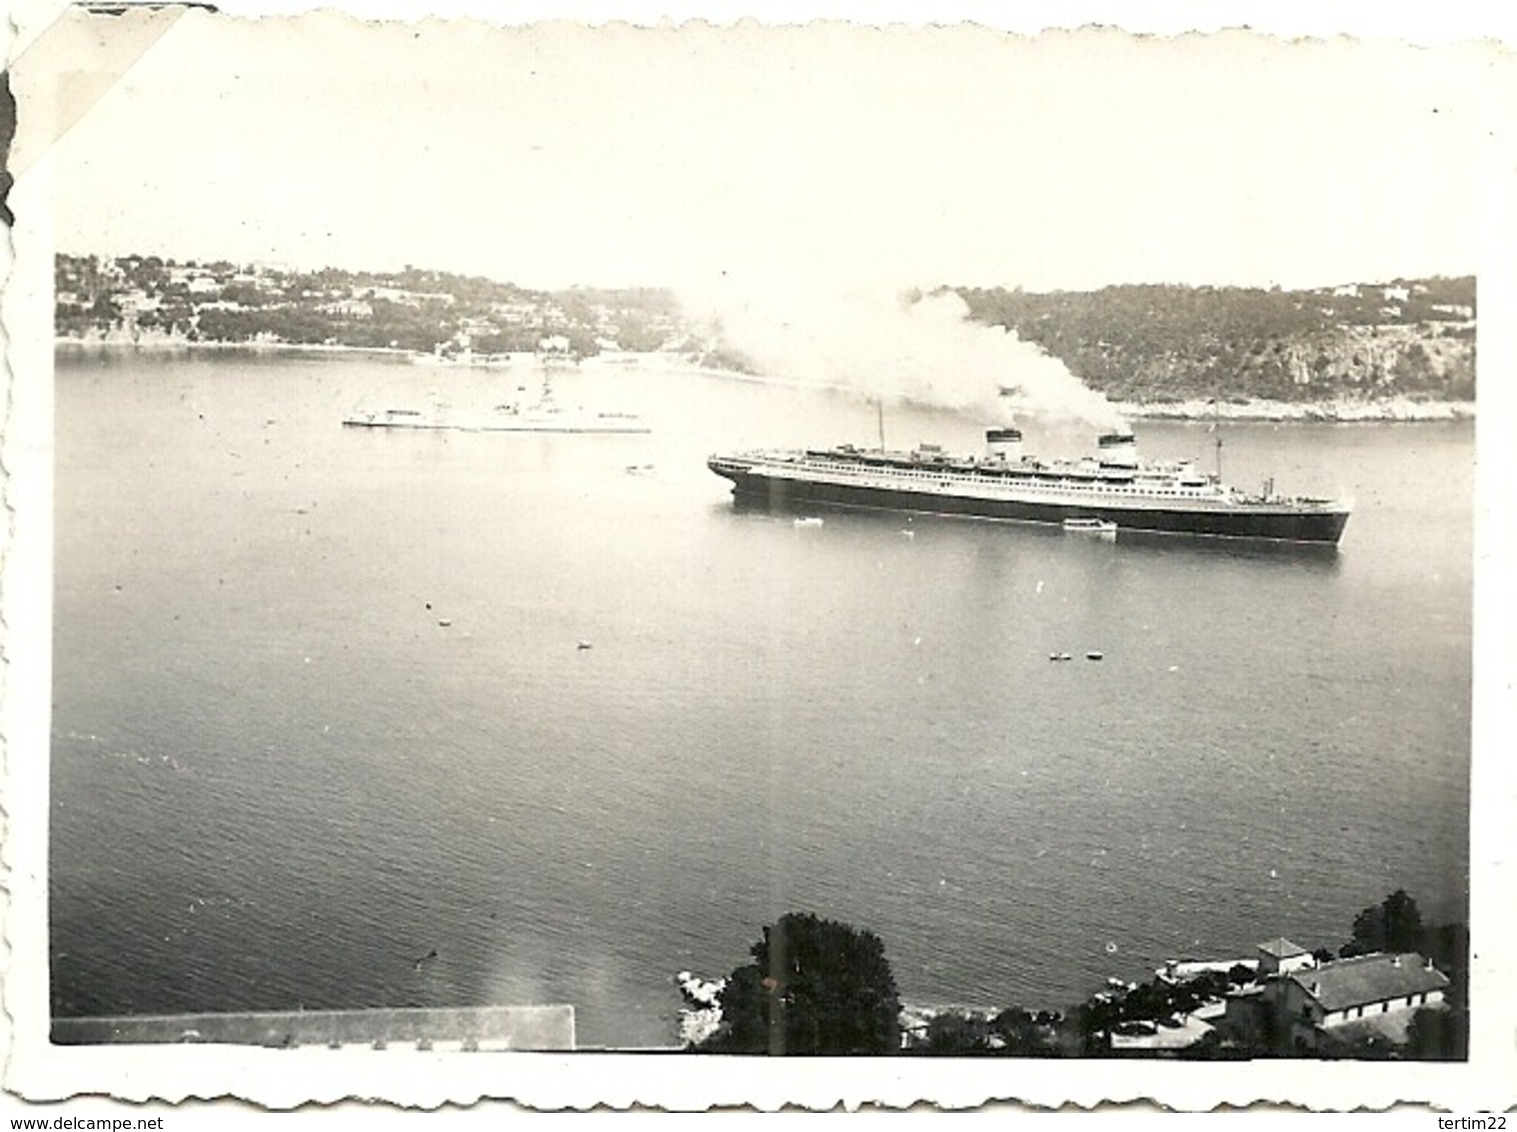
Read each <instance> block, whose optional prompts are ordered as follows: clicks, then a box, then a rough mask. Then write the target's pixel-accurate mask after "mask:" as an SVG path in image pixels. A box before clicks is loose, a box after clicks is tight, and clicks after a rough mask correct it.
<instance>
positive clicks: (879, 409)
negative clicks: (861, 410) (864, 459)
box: [874, 397, 885, 454]
mask: <svg viewBox="0 0 1517 1132" xmlns="http://www.w3.org/2000/svg"><path fill="white" fill-rule="evenodd" d="M874 410H875V415H876V416H877V418H878V423H879V426H880V452H881V453H882V454H883V453H884V451H885V398H884V397H876V398H875V400H874Z"/></svg>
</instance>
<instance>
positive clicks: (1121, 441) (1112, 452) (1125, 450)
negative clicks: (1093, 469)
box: [1096, 432, 1138, 468]
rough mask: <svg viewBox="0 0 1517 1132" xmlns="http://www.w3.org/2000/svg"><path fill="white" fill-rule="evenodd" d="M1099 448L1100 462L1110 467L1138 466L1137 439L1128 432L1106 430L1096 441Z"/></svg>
mask: <svg viewBox="0 0 1517 1132" xmlns="http://www.w3.org/2000/svg"><path fill="white" fill-rule="evenodd" d="M1096 445H1097V447H1099V448H1100V449H1101V463H1102V465H1103V466H1106V467H1112V468H1136V467H1137V466H1138V440H1137V438H1136V437H1135V436H1133V434H1132V433H1130V432H1108V433H1107V434H1106V435H1105V436H1103V437H1101V438H1100V439H1099V440H1097V441H1096Z"/></svg>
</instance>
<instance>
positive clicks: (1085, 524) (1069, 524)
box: [1064, 519, 1117, 538]
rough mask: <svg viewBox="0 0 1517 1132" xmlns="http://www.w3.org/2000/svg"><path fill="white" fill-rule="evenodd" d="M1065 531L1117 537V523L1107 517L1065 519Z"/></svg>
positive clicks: (1101, 536)
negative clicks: (1106, 518)
mask: <svg viewBox="0 0 1517 1132" xmlns="http://www.w3.org/2000/svg"><path fill="white" fill-rule="evenodd" d="M1064 533H1065V534H1077V535H1095V536H1097V537H1098V538H1116V537H1117V524H1115V523H1112V522H1108V521H1107V520H1105V519H1065V520H1064Z"/></svg>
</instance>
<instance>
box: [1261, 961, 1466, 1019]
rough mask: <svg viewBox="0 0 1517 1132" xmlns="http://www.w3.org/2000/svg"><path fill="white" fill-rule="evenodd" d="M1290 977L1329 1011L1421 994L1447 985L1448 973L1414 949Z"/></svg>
mask: <svg viewBox="0 0 1517 1132" xmlns="http://www.w3.org/2000/svg"><path fill="white" fill-rule="evenodd" d="M1289 978H1290V979H1291V980H1292V981H1294V982H1295V983H1296V984H1297V985H1298V986H1300V987H1301V989H1302V990H1304V991H1305V992H1306V993H1307V995H1309V996H1310V997H1311V998H1313V999H1315V1000H1316V1001H1317V1002H1318V1003H1320V1004H1321V1006H1322V1008H1323V1009H1324V1010H1329V1011H1332V1010H1343V1009H1346V1008H1348V1007H1351V1006H1365V1005H1367V1004H1369V1003H1372V1002H1385V1001H1388V1000H1390V999H1395V998H1403V997H1405V996H1407V995H1414V994H1424V993H1426V992H1428V991H1435V990H1442V989H1444V988H1445V987H1447V986H1448V985H1449V980H1448V976H1447V975H1445V974H1444V973H1443V972H1442V971H1440V970H1438V968H1436V967H1434V966H1433V965H1432V961H1431V960H1428V959H1424V958H1423V957H1422V956H1421V955H1419V954H1418V953H1417V952H1415V951H1411V952H1406V953H1404V954H1400V955H1386V954H1381V953H1378V952H1377V953H1376V954H1374V955H1358V956H1355V957H1354V958H1352V959H1336V960H1334V961H1333V962H1331V963H1323V964H1322V965H1321V966H1319V967H1308V968H1306V969H1305V970H1301V971H1293V972H1292V973H1291V974H1290V976H1289Z"/></svg>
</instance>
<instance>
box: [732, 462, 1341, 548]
mask: <svg viewBox="0 0 1517 1132" xmlns="http://www.w3.org/2000/svg"><path fill="white" fill-rule="evenodd" d="M709 466H710V468H711V470H712V471H714V472H716V473H717V474H718V475H720V476H723V477H725V478H727V479H729V480H731V481H732V485H733V491H734V493H735V494H736V495H738V496H740V497H742V498H744V499H745V500H748V501H753V502H760V503H763V504H765V505H767V506H771V507H785V506H794V505H797V504H805V505H818V504H819V505H824V506H832V507H849V508H863V509H869V510H880V511H906V512H916V513H920V514H933V515H961V516H966V517H973V518H978V519H997V520H1003V521H1008V522H1021V523H1047V524H1057V525H1062V524H1063V522H1064V520H1065V519H1100V520H1104V521H1106V522H1110V523H1116V524H1117V526H1118V528H1119V529H1122V530H1132V531H1143V532H1146V533H1154V534H1173V535H1191V536H1199V537H1206V538H1231V539H1259V540H1271V541H1276V542H1298V543H1317V544H1322V543H1326V544H1336V543H1337V542H1338V540H1339V539H1340V538H1341V537H1342V535H1343V528H1344V527H1345V525H1346V524H1347V523H1348V512H1347V511H1346V510H1339V509H1332V508H1322V509H1316V508H1311V509H1307V508H1299V507H1289V506H1274V507H1272V506H1225V507H1223V506H1212V507H1178V506H1172V505H1171V506H1164V505H1155V504H1145V505H1133V504H1131V503H1122V502H1116V501H1112V500H1098V499H1090V500H1081V501H1078V502H1049V501H1044V500H1030V499H1018V498H1014V497H1009V496H1000V497H991V498H987V497H985V496H982V495H970V494H953V493H949V492H937V491H915V490H911V489H909V488H904V487H885V486H879V485H874V484H857V483H845V482H832V481H825V480H815V479H804V478H797V477H793V476H774V475H767V474H765V473H764V471H763V470H762V469H761V468H754V467H751V466H747V465H744V464H741V463H737V462H729V461H723V460H721V459H713V460H712V461H711V462H710V464H709Z"/></svg>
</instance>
